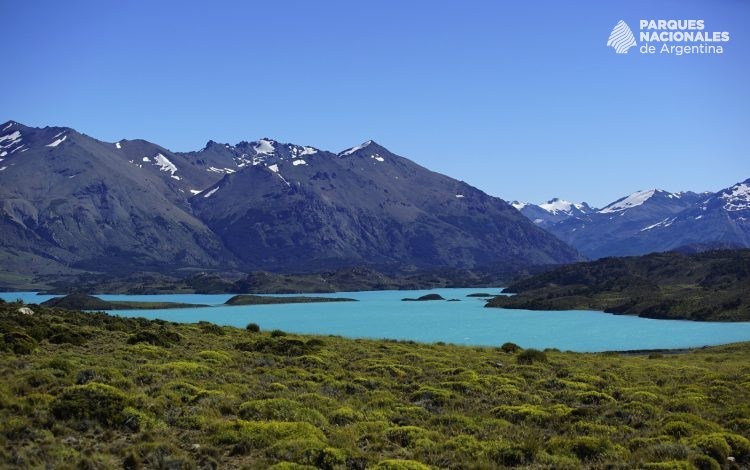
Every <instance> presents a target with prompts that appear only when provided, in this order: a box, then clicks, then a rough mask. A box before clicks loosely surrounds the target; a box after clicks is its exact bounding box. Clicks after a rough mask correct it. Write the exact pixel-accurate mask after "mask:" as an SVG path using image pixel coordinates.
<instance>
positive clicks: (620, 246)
mask: <svg viewBox="0 0 750 470" xmlns="http://www.w3.org/2000/svg"><path fill="white" fill-rule="evenodd" d="M705 197H706V195H705V194H697V193H693V192H681V193H670V192H667V191H663V190H659V189H650V190H644V191H637V192H635V193H633V194H630V195H628V196H626V197H623V198H621V199H618V200H617V201H615V202H613V203H611V204H609V205H607V206H606V207H604V208H602V209H600V210H598V211H596V212H592V213H589V214H585V215H581V216H577V217H571V218H568V219H566V220H563V221H561V222H559V223H557V224H554V225H551V226H549V227H547V230H549V231H550V232H551V233H553V234H554V235H555V236H557V237H558V238H560V239H561V240H563V241H565V242H566V243H569V244H570V245H572V246H574V247H576V248H577V249H578V250H579V251H580V252H581V253H582V254H583V255H585V256H587V257H589V258H592V259H597V258H602V257H606V256H628V255H639V254H645V253H649V252H652V251H659V248H658V246H654V245H651V244H648V243H641V242H639V241H638V240H639V239H640V238H641V237H642V234H643V232H644V231H647V230H649V227H654V226H657V225H659V224H663V223H668V221H669V220H671V219H672V218H674V217H675V216H677V215H678V214H680V213H681V212H682V211H684V210H686V209H689V208H691V207H693V206H694V205H695V204H696V203H697V202H698V201H700V200H701V199H702V198H705ZM685 244H686V243H680V242H679V241H678V240H675V244H674V245H673V247H677V246H680V245H685Z"/></svg>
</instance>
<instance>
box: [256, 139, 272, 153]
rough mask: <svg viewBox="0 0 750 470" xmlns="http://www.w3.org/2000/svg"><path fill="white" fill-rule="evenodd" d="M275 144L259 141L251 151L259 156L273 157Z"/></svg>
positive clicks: (265, 140)
mask: <svg viewBox="0 0 750 470" xmlns="http://www.w3.org/2000/svg"><path fill="white" fill-rule="evenodd" d="M275 143H276V142H275V141H273V140H270V139H260V140H259V141H258V142H257V143H256V144H255V146H254V147H253V150H255V153H257V154H259V155H273V153H274V151H276V148H275V147H274V144H275Z"/></svg>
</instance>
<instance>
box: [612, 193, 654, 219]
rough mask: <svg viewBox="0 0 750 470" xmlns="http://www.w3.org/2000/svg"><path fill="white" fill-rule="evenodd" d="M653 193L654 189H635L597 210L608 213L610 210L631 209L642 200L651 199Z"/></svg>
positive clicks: (642, 201)
mask: <svg viewBox="0 0 750 470" xmlns="http://www.w3.org/2000/svg"><path fill="white" fill-rule="evenodd" d="M654 194H656V189H646V190H643V191H636V192H634V193H633V194H631V195H630V196H627V197H624V198H622V199H618V200H617V201H615V202H613V203H612V204H610V205H608V206H607V207H605V208H604V209H602V210H600V211H599V212H600V213H601V214H609V213H612V212H619V211H624V210H627V209H631V208H633V207H637V206H640V205H641V204H643V203H644V202H646V201H648V200H649V199H651V197H652V196H653V195H654Z"/></svg>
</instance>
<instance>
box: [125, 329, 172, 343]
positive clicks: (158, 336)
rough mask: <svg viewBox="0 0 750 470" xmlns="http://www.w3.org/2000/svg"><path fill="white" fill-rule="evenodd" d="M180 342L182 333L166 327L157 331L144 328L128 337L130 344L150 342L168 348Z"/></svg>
mask: <svg viewBox="0 0 750 470" xmlns="http://www.w3.org/2000/svg"><path fill="white" fill-rule="evenodd" d="M179 342H180V335H179V334H177V333H174V332H171V331H168V330H167V329H165V328H162V329H160V330H158V331H156V332H154V331H148V330H143V331H139V332H138V333H136V334H134V335H132V336H131V337H130V338H128V344H138V343H148V344H151V345H153V346H161V347H163V348H168V347H170V346H172V345H173V344H176V343H179Z"/></svg>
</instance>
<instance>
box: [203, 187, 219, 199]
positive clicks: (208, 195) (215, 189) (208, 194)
mask: <svg viewBox="0 0 750 470" xmlns="http://www.w3.org/2000/svg"><path fill="white" fill-rule="evenodd" d="M218 190H219V187H218V186H217V187H215V188H214V189H212V190H211V191H209V192H207V193H206V194H204V195H203V197H211V196H213V195H214V193H215V192H216V191H218Z"/></svg>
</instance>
